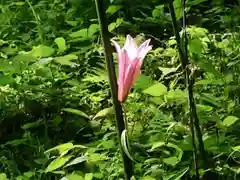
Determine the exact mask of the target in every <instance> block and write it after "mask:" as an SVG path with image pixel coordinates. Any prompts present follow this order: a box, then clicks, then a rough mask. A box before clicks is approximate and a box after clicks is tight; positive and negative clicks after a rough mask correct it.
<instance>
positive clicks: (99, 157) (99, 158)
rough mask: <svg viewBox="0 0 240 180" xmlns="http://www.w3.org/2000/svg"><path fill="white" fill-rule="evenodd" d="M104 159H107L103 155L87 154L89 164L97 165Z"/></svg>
mask: <svg viewBox="0 0 240 180" xmlns="http://www.w3.org/2000/svg"><path fill="white" fill-rule="evenodd" d="M106 159H107V157H106V156H105V155H104V154H100V153H89V155H88V162H91V163H98V162H99V161H104V160H106Z"/></svg>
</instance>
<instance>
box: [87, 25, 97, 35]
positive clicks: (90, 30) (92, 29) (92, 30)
mask: <svg viewBox="0 0 240 180" xmlns="http://www.w3.org/2000/svg"><path fill="white" fill-rule="evenodd" d="M97 32H99V25H98V24H91V25H90V26H89V28H88V37H89V38H92V37H93V36H94V34H95V33H97Z"/></svg>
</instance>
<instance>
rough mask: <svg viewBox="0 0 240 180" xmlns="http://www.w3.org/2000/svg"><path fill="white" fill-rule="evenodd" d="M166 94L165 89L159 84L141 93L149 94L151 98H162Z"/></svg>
mask: <svg viewBox="0 0 240 180" xmlns="http://www.w3.org/2000/svg"><path fill="white" fill-rule="evenodd" d="M166 92H167V87H166V86H165V85H163V84H161V83H157V84H154V85H152V86H150V87H149V88H147V89H145V90H144V91H143V93H145V94H149V95H151V96H162V95H164V94H165V93H166Z"/></svg>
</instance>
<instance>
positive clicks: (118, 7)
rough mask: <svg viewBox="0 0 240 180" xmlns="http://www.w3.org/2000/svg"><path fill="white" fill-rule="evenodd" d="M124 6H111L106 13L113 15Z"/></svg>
mask: <svg viewBox="0 0 240 180" xmlns="http://www.w3.org/2000/svg"><path fill="white" fill-rule="evenodd" d="M121 7H122V6H120V5H110V6H109V7H108V9H107V11H106V13H107V14H109V15H113V14H114V13H116V12H117V11H118V10H119V9H120V8H121Z"/></svg>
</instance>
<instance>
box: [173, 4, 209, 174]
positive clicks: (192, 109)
mask: <svg viewBox="0 0 240 180" xmlns="http://www.w3.org/2000/svg"><path fill="white" fill-rule="evenodd" d="M183 6H184V17H183V25H184V26H185V27H184V28H186V19H185V18H186V12H185V0H183ZM169 11H170V14H171V17H172V24H173V30H174V33H175V36H176V41H177V46H178V50H179V56H180V61H181V65H182V69H183V71H185V83H186V88H187V90H188V102H189V113H190V121H191V126H192V127H191V131H192V136H194V127H195V130H196V135H197V139H198V145H199V151H200V154H201V156H202V159H203V161H204V166H205V168H207V161H206V155H205V148H204V143H203V140H202V132H201V129H200V125H199V119H198V116H197V111H196V104H195V100H194V96H193V84H194V79H190V69H188V63H189V62H188V54H187V34H186V30H185V29H184V35H183V41H181V38H180V35H179V32H180V28H179V25H178V24H177V20H176V15H175V10H174V7H173V2H172V0H169ZM181 42H183V43H182V44H181ZM181 45H183V46H181ZM183 48H184V49H183ZM193 126H194V127H193ZM194 139H195V138H194V137H193V140H194ZM193 144H194V146H196V145H195V142H193ZM194 151H195V157H196V152H197V150H194ZM195 165H196V164H195ZM196 175H198V172H197V171H196Z"/></svg>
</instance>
